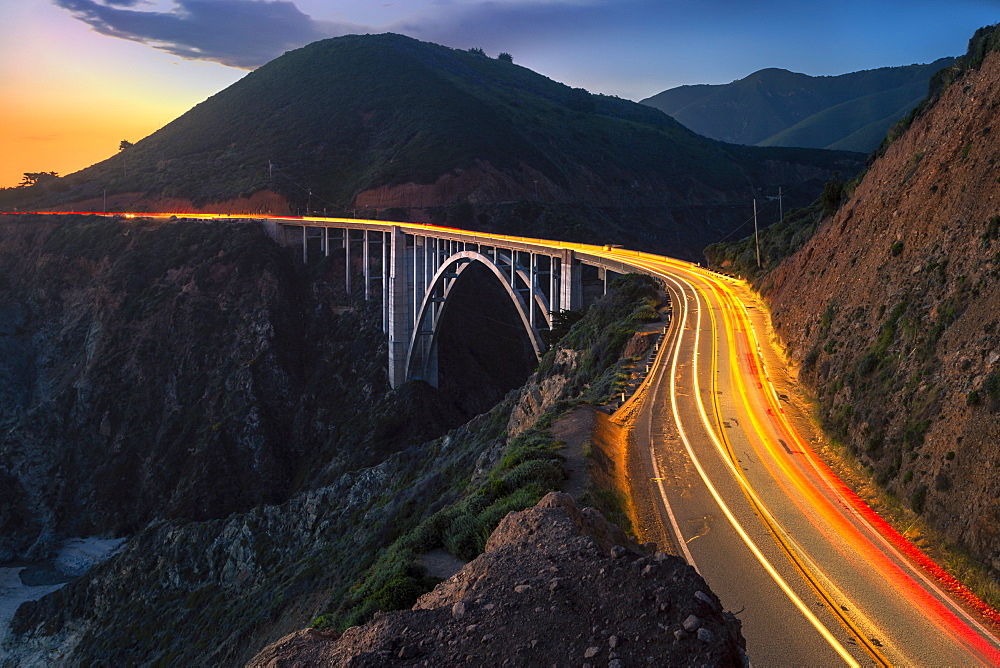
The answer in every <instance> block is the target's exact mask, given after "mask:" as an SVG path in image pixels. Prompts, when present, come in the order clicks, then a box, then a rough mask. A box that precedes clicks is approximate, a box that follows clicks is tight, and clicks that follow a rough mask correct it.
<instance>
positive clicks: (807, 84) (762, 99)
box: [642, 58, 954, 152]
mask: <svg viewBox="0 0 1000 668" xmlns="http://www.w3.org/2000/svg"><path fill="white" fill-rule="evenodd" d="M953 61H954V59H953V58H941V59H939V60H937V61H935V62H933V63H930V64H927V65H908V66H905V67H883V68H879V69H874V70H864V71H861V72H852V73H850V74H842V75H840V76H832V77H831V76H828V77H813V76H808V75H806V74H798V73H795V72H789V71H787V70H781V69H775V68H770V69H764V70H760V71H758V72H754V73H753V74H751V75H749V76H747V77H745V78H743V79H739V80H737V81H734V82H732V83H729V84H722V85H697V86H680V87H678V88H672V89H670V90H666V91H664V92H662V93H659V94H657V95H654V96H652V97H650V98H647V99H645V100H643V101H642V103H643V104H647V105H649V106H652V107H655V108H657V109H660V110H661V111H663V112H664V113H667V114H669V115H670V116H671V117H673V118H675V119H676V120H678V121H680V122H681V123H683V124H684V125H685V126H687V127H689V128H691V129H692V130H694V131H695V132H698V133H699V134H702V135H704V136H706V137H711V138H713V139H718V140H721V141H726V142H731V143H735V144H748V145H758V146H802V147H811V148H837V149H842V150H854V151H862V152H870V151H872V150H874V149H875V147H876V146H878V143H879V142H880V141H881V140H882V137H884V136H885V131H886V130H888V128H889V127H891V125H892V124H893V123H894V122H895V121H897V120H899V119H900V118H902V117H903V116H905V115H906V114H907V113H908V112H909V111H910V109H912V108H913V107H914V106H916V104H917V103H918V102H919V101H920V100H922V99H923V98H924V96H925V95H926V93H927V86H928V82H929V81H930V78H931V76H933V75H934V73H935V72H937V71H938V70H940V69H941V68H943V67H946V66H948V65H950V64H951V63H952V62H953Z"/></svg>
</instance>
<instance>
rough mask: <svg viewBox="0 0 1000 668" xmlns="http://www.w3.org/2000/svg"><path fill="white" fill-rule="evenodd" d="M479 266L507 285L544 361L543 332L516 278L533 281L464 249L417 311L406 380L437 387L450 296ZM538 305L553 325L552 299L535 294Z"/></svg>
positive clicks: (441, 273)
mask: <svg viewBox="0 0 1000 668" xmlns="http://www.w3.org/2000/svg"><path fill="white" fill-rule="evenodd" d="M476 263H479V264H480V265H481V266H483V267H485V268H486V269H488V270H489V271H490V272H491V273H492V274H493V276H494V277H495V278H496V279H497V281H498V282H499V284H500V285H502V286H503V288H504V290H505V292H506V294H507V297H508V298H509V299H510V301H511V303H512V304H513V306H514V308H515V310H516V311H517V315H518V318H519V319H520V321H521V325H522V326H523V327H524V332H525V335H526V336H527V338H528V340H529V341H530V343H531V347H532V350H533V351H534V353H535V357H536V358H538V359H541V356H542V353H543V352H544V350H545V344H544V342H543V341H542V337H541V333H540V332H539V331H538V330H537V329H536V328H535V327H532V325H531V316H530V310H529V305H528V304H527V303H526V302H525V300H524V298H523V297H522V295H521V293H520V292H519V291H518V290H517V288H516V279H517V278H519V279H520V280H522V281H523V282H524V283H525V284H528V281H529V280H530V279H529V278H528V275H527V274H526V273H525V272H524V271H523V270H521V269H520V268H518V267H516V266H514V268H513V273H511V272H505V271H504V268H503V267H502V266H500V265H499V264H497V262H496V261H495V260H494V258H491V257H489V256H488V255H484V254H482V253H480V252H477V251H471V250H463V251H459V252H457V253H455V254H454V255H451V256H450V257H448V258H447V259H446V260H444V261H443V262H442V263H441V265H440V267H438V269H437V271H435V272H434V275H433V277H432V278H431V280H430V281H429V283H428V287H427V290H426V291H425V293H424V297H423V299H422V300H421V303H420V308H419V309H418V311H417V315H416V318H415V324H414V327H413V333H412V336H411V337H410V342H409V347H408V350H407V354H406V378H407V380H411V379H414V378H422V379H424V380H426V381H427V382H429V383H431V384H432V385H435V386H436V385H437V380H438V379H437V344H438V335H439V334H440V331H441V328H440V325H441V321H442V318H443V317H444V315H445V313H446V312H447V310H448V306H449V304H450V303H451V302H450V301H449V299H448V298H449V296H450V295H451V293H452V290H453V289H454V287H455V285H456V284H457V283H458V281H459V280H461V278H462V275H463V274H464V273H465V272H466V271H467V270H468V269H469V268H470V267H472V266H474V265H475V264H476ZM534 296H535V304H537V306H538V308H539V310H540V311H541V312H542V315H543V320H544V321H545V323H546V324H547V325H551V313H550V310H549V304H548V300H547V299H546V298H545V296H544V295H542V294H540V291H538V290H535V291H534Z"/></svg>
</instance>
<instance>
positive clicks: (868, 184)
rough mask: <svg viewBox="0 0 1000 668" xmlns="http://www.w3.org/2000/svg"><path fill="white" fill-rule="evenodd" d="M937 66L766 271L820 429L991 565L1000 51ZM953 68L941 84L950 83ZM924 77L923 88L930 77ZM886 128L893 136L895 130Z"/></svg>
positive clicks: (996, 559)
mask: <svg viewBox="0 0 1000 668" xmlns="http://www.w3.org/2000/svg"><path fill="white" fill-rule="evenodd" d="M996 41H997V35H996V33H995V31H994V29H985V30H984V31H981V32H980V33H977V35H976V37H975V38H974V39H973V41H972V43H971V44H970V53H969V54H968V55H967V56H966V58H965V59H963V60H961V61H959V64H958V66H956V67H955V68H953V69H951V70H948V71H946V72H945V74H944V75H943V76H942V77H939V78H938V81H937V84H938V86H937V90H936V92H935V94H934V96H933V97H932V99H931V100H930V102H929V103H928V104H926V105H925V106H924V107H923V108H922V109H920V111H918V112H917V113H916V114H915V117H914V118H913V120H912V123H911V124H910V125H909V127H908V129H906V130H905V132H902V134H901V135H899V136H898V138H896V139H895V141H894V142H892V143H891V144H890V145H888V147H887V148H886V149H885V150H884V154H883V155H882V156H881V157H880V158H878V159H877V160H876V161H875V162H874V163H873V164H872V165H871V167H870V169H869V171H868V173H867V174H866V176H865V177H864V179H863V180H862V181H861V182H860V184H859V185H858V186H857V188H856V190H855V191H854V193H853V196H851V198H850V199H849V201H847V202H846V203H845V204H844V205H843V206H842V207H841V208H840V210H839V211H838V212H837V213H836V215H835V216H833V217H832V218H830V219H828V220H827V221H826V222H825V223H824V224H822V225H821V226H820V228H819V229H818V231H817V232H816V234H815V236H813V237H812V239H811V240H809V241H808V242H807V243H806V244H805V245H804V247H802V248H801V250H799V251H798V252H797V253H795V254H794V255H793V256H791V257H790V258H788V259H787V260H785V261H784V262H783V263H782V264H781V265H780V266H779V267H778V268H777V269H776V270H774V271H773V272H771V274H770V275H769V276H768V277H767V279H766V280H765V282H764V284H763V287H764V291H765V294H766V295H767V297H768V299H769V300H770V304H771V308H772V312H773V317H774V323H775V326H776V329H777V332H778V334H779V336H780V337H781V338H782V339H784V341H785V342H787V344H788V347H789V350H790V352H791V354H792V357H793V358H794V359H795V360H797V361H798V362H799V363H800V364H801V372H800V376H801V378H802V379H804V380H805V381H806V382H807V383H808V384H809V385H810V386H811V387H812V388H814V389H815V392H816V394H817V396H818V399H819V403H820V409H821V417H822V419H823V420H824V422H825V424H826V426H827V427H828V430H829V431H830V432H831V433H832V434H833V435H834V436H835V437H836V438H837V439H839V440H840V441H842V442H844V443H846V444H847V445H848V446H849V447H850V450H851V451H852V452H853V453H854V454H855V455H856V456H857V457H858V458H859V459H860V461H861V462H862V463H864V464H865V465H866V466H867V467H869V468H870V470H871V471H872V472H873V473H874V475H875V478H876V480H877V481H878V482H879V483H881V485H883V486H884V488H885V489H887V490H888V491H889V492H891V493H892V494H893V495H895V496H897V497H898V498H900V499H901V500H902V501H903V502H904V503H905V504H906V505H907V506H909V507H910V508H911V509H912V511H914V512H916V513H920V514H923V516H924V517H925V518H926V519H927V520H928V521H929V522H930V524H931V525H933V526H934V527H936V528H937V529H939V530H941V531H942V532H944V534H946V535H947V536H948V537H949V538H950V539H952V540H954V541H956V542H957V543H959V544H961V545H962V546H964V547H965V548H967V549H968V550H971V552H972V553H973V554H974V555H976V556H977V557H978V558H979V559H980V560H981V561H983V562H984V563H985V564H986V565H987V566H988V567H991V568H992V569H993V573H994V576H996V575H998V574H1000V542H998V541H997V536H998V533H1000V419H998V411H1000V281H998V278H1000V227H998V224H1000V172H998V169H1000V163H998V161H1000V144H998V142H997V138H996V135H997V132H998V131H1000V127H997V128H994V126H996V125H997V120H998V115H997V110H998V108H1000V53H997V52H996V51H991V46H992V45H995V43H996ZM949 81H950V85H947V84H948V82H949ZM932 89H933V87H932ZM896 134H899V133H898V132H897V133H894V134H893V135H891V136H895V135H896Z"/></svg>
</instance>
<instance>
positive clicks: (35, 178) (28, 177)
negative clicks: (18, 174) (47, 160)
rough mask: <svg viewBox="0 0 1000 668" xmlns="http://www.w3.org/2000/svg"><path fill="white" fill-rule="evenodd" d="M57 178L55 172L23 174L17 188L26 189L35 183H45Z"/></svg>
mask: <svg viewBox="0 0 1000 668" xmlns="http://www.w3.org/2000/svg"><path fill="white" fill-rule="evenodd" d="M58 178H59V175H58V174H57V173H55V172H25V173H24V176H23V177H22V178H21V183H19V184H18V186H17V187H18V188H27V187H28V186H33V185H35V184H37V183H47V182H49V181H54V180H56V179H58Z"/></svg>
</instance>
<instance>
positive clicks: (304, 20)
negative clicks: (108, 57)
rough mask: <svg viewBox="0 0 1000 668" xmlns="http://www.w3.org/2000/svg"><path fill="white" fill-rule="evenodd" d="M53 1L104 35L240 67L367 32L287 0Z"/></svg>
mask: <svg viewBox="0 0 1000 668" xmlns="http://www.w3.org/2000/svg"><path fill="white" fill-rule="evenodd" d="M53 1H54V3H55V4H56V5H58V6H59V7H62V8H64V9H66V10H68V11H70V12H71V13H72V14H73V16H75V17H76V18H77V19H79V20H81V21H83V22H84V23H86V24H87V25H89V26H90V27H91V28H93V29H94V30H95V31H97V32H99V33H101V34H102V35H108V36H110V37H117V38H120V39H127V40H130V41H133V42H140V43H142V44H146V45H148V46H151V47H154V48H156V49H159V50H161V51H165V52H167V53H170V54H173V55H175V56H179V57H181V58H185V59H188V60H208V61H213V62H217V63H221V64H223V65H228V66H230V67H237V68H241V69H253V68H255V67H258V66H260V65H263V64H264V63H266V62H267V61H269V60H271V59H273V58H276V57H277V56H280V55H281V54H282V53H283V52H285V51H287V50H289V49H293V48H298V47H300V46H303V45H305V44H308V43H309V42H314V41H316V40H318V39H324V38H326V37H332V36H335V35H344V34H348V33H351V32H358V31H359V30H360V31H366V29H365V28H363V27H361V26H356V25H354V24H349V23H336V22H331V21H317V20H315V19H313V18H312V17H310V16H309V15H307V14H304V13H302V12H301V11H299V9H298V7H296V6H295V3H294V2H288V1H287V0H175V7H174V9H172V10H171V11H167V12H157V11H141V10H136V9H127V8H122V7H133V6H135V5H136V4H138V1H139V0H105V2H104V3H100V2H96V1H95V0H53Z"/></svg>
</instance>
